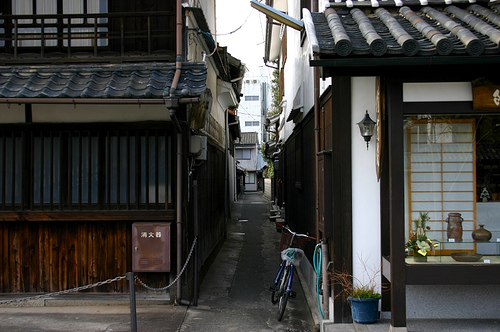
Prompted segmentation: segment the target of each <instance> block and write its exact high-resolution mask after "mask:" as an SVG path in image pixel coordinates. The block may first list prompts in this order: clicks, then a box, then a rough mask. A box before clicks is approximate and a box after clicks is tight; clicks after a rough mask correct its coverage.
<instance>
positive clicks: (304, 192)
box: [265, 0, 500, 331]
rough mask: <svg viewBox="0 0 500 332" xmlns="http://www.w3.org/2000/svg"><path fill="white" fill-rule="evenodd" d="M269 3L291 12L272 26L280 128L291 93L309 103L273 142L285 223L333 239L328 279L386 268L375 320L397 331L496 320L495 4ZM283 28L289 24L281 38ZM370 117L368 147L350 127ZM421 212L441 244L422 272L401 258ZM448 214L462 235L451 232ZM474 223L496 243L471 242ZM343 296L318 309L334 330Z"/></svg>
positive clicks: (342, 314)
mask: <svg viewBox="0 0 500 332" xmlns="http://www.w3.org/2000/svg"><path fill="white" fill-rule="evenodd" d="M268 3H269V5H274V6H275V7H276V8H278V7H279V8H280V10H281V11H282V12H285V14H284V15H281V17H277V16H276V15H275V17H274V18H271V17H269V22H270V24H269V26H268V40H267V41H266V43H267V44H268V45H269V48H268V51H267V52H268V53H266V56H265V59H267V60H268V61H273V62H275V63H276V64H277V65H278V66H279V68H280V70H281V75H283V76H284V79H283V80H282V82H284V86H282V89H283V91H284V92H283V99H284V100H286V101H287V103H286V106H285V107H284V108H283V111H282V115H281V121H286V119H288V118H290V117H292V118H293V114H294V112H295V113H297V110H296V109H294V104H295V103H292V101H294V100H296V98H297V96H298V95H300V94H301V98H302V100H303V101H304V102H303V104H302V105H303V106H302V108H301V109H300V110H299V112H300V113H302V114H301V116H302V119H299V121H297V123H294V124H292V123H291V121H288V123H287V125H284V126H283V125H281V126H280V132H279V134H278V135H277V137H278V140H280V141H281V142H282V143H281V144H282V146H281V153H280V158H279V162H280V171H279V179H280V180H281V181H282V183H283V187H284V190H282V192H281V193H279V194H280V195H281V197H280V199H281V200H283V201H284V202H285V203H286V210H287V211H286V216H287V222H288V223H290V224H291V225H292V228H295V229H296V230H298V231H309V232H311V233H316V234H318V236H319V237H320V238H323V239H326V240H327V241H328V257H329V260H330V261H331V262H330V268H329V270H328V271H325V270H324V271H323V272H324V273H329V272H330V273H331V272H333V271H342V270H346V271H348V272H350V273H352V274H353V275H354V277H355V278H357V279H358V280H362V279H363V278H366V267H368V268H369V269H373V271H380V272H381V273H380V276H379V277H377V278H378V279H377V280H378V286H379V287H380V289H381V291H382V295H383V297H382V306H381V311H382V315H386V317H390V319H391V326H392V327H391V328H396V329H398V331H399V330H401V331H403V330H405V329H406V319H407V318H498V317H499V313H498V310H497V309H496V308H498V305H499V303H498V299H499V298H500V297H499V294H500V288H499V287H500V285H499V279H498V278H497V277H496V276H497V275H498V273H499V272H500V270H499V269H500V260H499V257H500V251H499V246H498V242H497V241H500V240H498V238H499V236H500V224H499V223H498V219H499V218H498V217H499V216H500V210H499V209H498V203H497V195H495V198H493V195H491V194H492V193H495V192H496V191H497V189H496V188H497V187H498V185H499V184H500V183H499V176H498V172H497V169H498V168H499V166H500V164H499V163H500V159H498V157H497V154H496V151H497V149H498V147H499V144H500V140H499V138H498V137H499V136H498V126H499V115H500V93H499V91H500V85H499V84H500V81H499V80H498V77H497V76H498V75H497V72H498V69H499V66H500V48H499V46H500V24H499V22H500V21H499V18H500V7H499V6H500V5H499V4H498V3H497V2H494V1H493V2H490V1H476V2H474V3H469V2H468V1H404V0H403V1H329V2H327V5H326V7H324V8H318V2H316V1H312V2H308V1H306V2H301V4H300V5H299V4H298V3H295V2H291V1H288V2H287V1H281V0H275V1H269V2H268ZM290 17H291V18H293V19H295V20H302V21H301V22H302V24H303V25H302V26H303V28H301V27H300V26H298V27H297V26H295V27H294V26H293V25H292V24H291V23H290V22H292V20H290V19H289V18H290ZM277 21H279V22H281V23H283V24H284V25H289V26H287V27H286V28H285V32H284V35H283V37H282V38H276V35H275V34H273V30H274V29H275V28H274V26H275V23H276V22H277ZM276 50H278V51H276ZM290 59H293V61H291V60H290ZM292 78H293V79H292ZM320 78H322V80H321V79H320ZM291 104H292V105H291ZM366 112H368V113H369V114H370V115H371V117H372V119H374V120H375V121H376V132H375V133H374V135H373V137H371V140H370V141H369V144H367V142H366V141H365V140H364V139H363V137H361V135H360V131H359V128H358V126H357V123H358V122H360V121H361V120H362V119H363V117H364V116H365V114H366ZM294 122H296V121H294ZM481 194H482V195H481ZM314 197H316V198H314ZM420 212H424V213H428V216H429V218H430V219H429V221H428V226H429V228H430V229H428V230H426V232H427V236H428V237H429V238H430V239H432V240H433V241H434V243H436V244H438V245H439V246H438V247H437V249H436V250H435V251H432V252H431V253H430V254H429V256H428V260H427V262H425V263H417V262H415V261H414V260H413V256H412V255H413V252H412V251H411V250H410V251H405V243H406V242H407V241H408V240H409V237H410V236H411V234H412V233H414V232H415V231H416V229H415V226H414V223H413V220H415V219H417V218H418V216H419V214H420ZM456 213H459V214H460V215H461V218H462V220H461V221H460V223H461V224H460V229H461V232H460V237H455V236H451V235H450V223H451V221H450V214H456ZM480 224H485V226H484V227H485V228H488V229H489V230H490V231H491V233H492V238H491V240H489V241H486V242H482V243H481V242H477V241H474V239H473V237H472V234H473V232H474V231H475V230H476V229H478V228H480ZM451 228H453V227H451ZM456 253H460V254H465V255H468V256H471V257H476V258H477V257H479V256H480V255H476V254H477V253H479V254H481V255H482V257H481V258H479V259H477V260H476V261H473V262H471V261H457V260H455V259H453V256H454V255H451V254H456ZM301 267H302V268H303V269H305V271H306V272H305V273H306V274H311V277H309V278H308V280H314V279H315V278H314V272H312V271H311V268H310V267H308V265H307V264H301ZM312 283H314V281H312ZM323 287H325V286H323ZM339 287H340V286H339V285H337V284H334V285H332V288H331V289H329V290H330V291H331V296H330V297H329V298H323V304H322V305H323V308H322V309H323V310H324V312H326V313H328V315H327V316H326V317H325V320H328V321H333V322H334V323H340V322H348V321H350V320H351V317H350V308H349V304H348V303H347V302H345V301H343V300H342V298H340V297H336V296H335V294H339V292H340V291H341V290H340V289H339ZM311 289H314V286H313V287H312V288H311ZM324 294H325V292H324ZM326 294H328V292H326ZM478 294H481V295H478ZM479 298H480V300H479ZM457 303H459V305H456V304H457Z"/></svg>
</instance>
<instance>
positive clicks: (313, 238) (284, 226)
mask: <svg viewBox="0 0 500 332" xmlns="http://www.w3.org/2000/svg"><path fill="white" fill-rule="evenodd" d="M275 224H276V225H277V226H279V227H281V228H284V229H286V230H287V231H288V232H290V234H292V235H293V236H300V237H306V238H308V239H309V240H316V238H315V237H314V236H310V235H307V234H300V233H297V232H294V231H292V230H291V229H290V227H288V226H287V225H282V224H281V223H278V222H275Z"/></svg>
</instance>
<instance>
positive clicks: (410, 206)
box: [405, 115, 500, 264]
mask: <svg viewBox="0 0 500 332" xmlns="http://www.w3.org/2000/svg"><path fill="white" fill-rule="evenodd" d="M405 126H406V135H405V140H406V142H405V143H406V144H405V163H406V164H405V168H406V173H405V174H406V176H405V187H406V192H407V195H406V210H407V211H406V216H407V220H406V228H407V241H408V240H411V239H415V238H418V237H419V236H421V235H422V234H424V235H425V236H426V237H427V238H428V240H429V241H430V242H431V243H432V245H437V247H435V250H432V249H433V248H434V247H433V246H432V247H431V246H430V248H428V249H430V250H429V251H428V252H426V253H428V254H429V255H428V259H432V260H437V261H440V262H442V263H443V262H447V263H455V259H452V258H450V255H451V254H452V253H453V254H457V253H462V254H464V255H467V254H474V253H476V252H481V253H482V254H491V255H495V256H494V257H492V258H491V259H492V260H494V261H495V262H497V263H499V264H500V260H499V259H498V258H497V257H498V256H496V255H500V246H499V245H498V244H497V243H492V244H491V245H489V244H486V243H482V244H481V243H476V242H474V239H473V237H472V235H473V231H474V230H476V229H477V228H478V226H479V225H481V224H484V225H485V228H487V229H490V230H492V231H493V233H494V234H493V239H494V241H496V239H497V238H500V198H499V196H500V195H499V194H498V193H499V192H500V117H498V116H491V115H468V116H436V115H419V116H408V117H406V118H405ZM422 214H423V215H425V216H426V218H425V225H424V227H423V228H421V229H418V227H417V224H416V222H415V220H418V219H419V217H420V219H422V218H421V216H422ZM497 220H498V221H497ZM429 241H427V242H428V244H429V245H430V243H429ZM424 251H425V250H424ZM409 253H410V254H412V253H413V250H412V249H411V248H410V250H409Z"/></svg>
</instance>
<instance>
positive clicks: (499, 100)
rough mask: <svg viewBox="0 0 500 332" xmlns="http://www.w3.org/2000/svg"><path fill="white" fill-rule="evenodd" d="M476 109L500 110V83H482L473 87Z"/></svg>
mask: <svg viewBox="0 0 500 332" xmlns="http://www.w3.org/2000/svg"><path fill="white" fill-rule="evenodd" d="M472 96H473V107H474V110H476V111H500V85H482V86H477V87H474V88H473V89H472Z"/></svg>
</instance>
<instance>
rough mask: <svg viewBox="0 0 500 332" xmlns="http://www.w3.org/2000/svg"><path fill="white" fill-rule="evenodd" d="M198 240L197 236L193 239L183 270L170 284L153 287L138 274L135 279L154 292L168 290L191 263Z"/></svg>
mask: <svg viewBox="0 0 500 332" xmlns="http://www.w3.org/2000/svg"><path fill="white" fill-rule="evenodd" d="M197 241H198V238H197V237H195V238H194V240H193V245H192V246H191V250H190V251H189V255H188V257H187V260H186V263H184V266H183V267H182V269H181V271H180V272H179V274H178V275H177V277H175V279H174V281H172V282H171V283H170V284H168V285H167V286H165V287H161V288H154V287H151V286H148V285H146V284H145V283H144V282H143V281H142V280H141V279H139V277H138V276H137V275H135V276H134V278H135V280H137V282H138V283H139V284H141V286H142V287H144V288H146V289H149V290H150V291H154V292H161V291H164V290H167V289H169V288H170V287H172V285H173V284H175V283H176V282H177V280H179V278H180V277H181V276H182V274H183V273H184V270H185V269H186V267H187V265H188V263H189V260H190V259H191V256H192V254H193V251H194V248H195V245H196V242H197Z"/></svg>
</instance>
